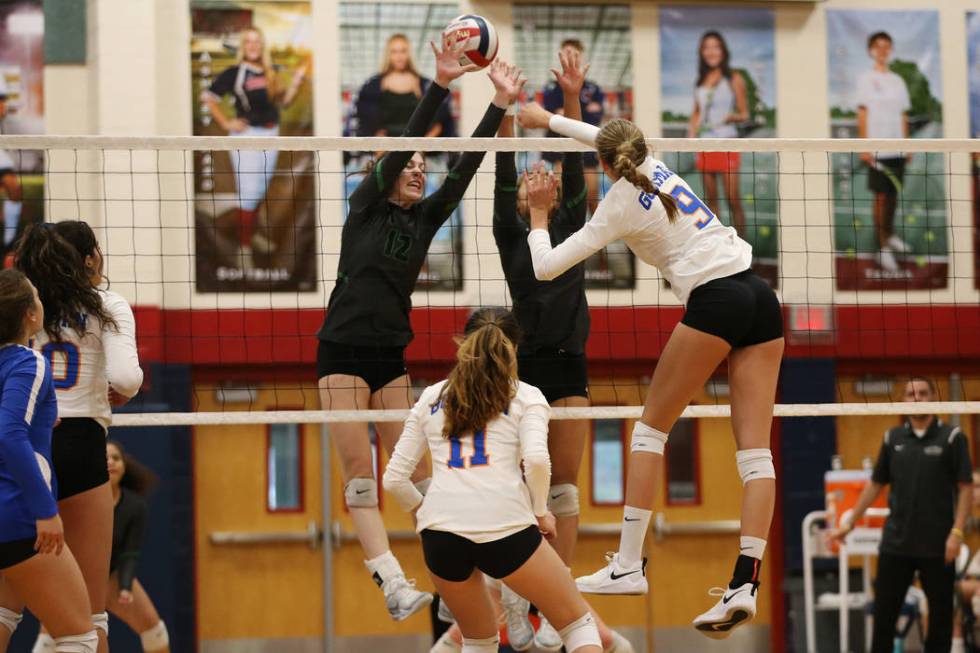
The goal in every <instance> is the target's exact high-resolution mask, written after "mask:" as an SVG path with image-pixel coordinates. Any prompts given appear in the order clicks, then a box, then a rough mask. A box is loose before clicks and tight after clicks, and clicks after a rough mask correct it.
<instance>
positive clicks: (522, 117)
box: [517, 102, 554, 129]
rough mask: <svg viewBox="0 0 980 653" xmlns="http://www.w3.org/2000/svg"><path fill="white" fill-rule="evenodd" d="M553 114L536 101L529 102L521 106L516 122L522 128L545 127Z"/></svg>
mask: <svg viewBox="0 0 980 653" xmlns="http://www.w3.org/2000/svg"><path fill="white" fill-rule="evenodd" d="M553 115H554V114H553V113H551V112H550V111H547V110H546V109H545V108H544V107H542V106H541V105H540V104H538V103H537V102H531V103H530V104H525V105H524V106H523V107H521V111H520V113H518V114H517V122H518V124H520V126H521V127H523V128H524V129H547V128H548V122H549V121H550V120H551V116H553Z"/></svg>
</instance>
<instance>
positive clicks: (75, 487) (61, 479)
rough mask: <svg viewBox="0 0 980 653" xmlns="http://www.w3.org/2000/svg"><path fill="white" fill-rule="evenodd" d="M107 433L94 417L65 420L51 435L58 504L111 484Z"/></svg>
mask: <svg viewBox="0 0 980 653" xmlns="http://www.w3.org/2000/svg"><path fill="white" fill-rule="evenodd" d="M105 437H106V432H105V429H104V428H102V425H101V424H99V423H98V422H96V421H95V420H94V419H92V418H91V417H63V418H62V419H61V423H60V424H58V426H56V427H54V431H53V432H52V433H51V462H52V463H54V475H55V478H57V479H58V501H62V500H64V499H68V498H70V497H73V496H75V495H76V494H81V493H82V492H86V491H88V490H91V489H92V488H96V487H99V486H100V485H102V484H103V483H107V482H109V471H108V468H107V465H106V458H105Z"/></svg>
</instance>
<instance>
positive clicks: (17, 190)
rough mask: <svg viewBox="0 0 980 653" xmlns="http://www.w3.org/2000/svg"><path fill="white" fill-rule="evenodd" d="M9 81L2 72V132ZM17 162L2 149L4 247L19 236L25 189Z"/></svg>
mask: <svg viewBox="0 0 980 653" xmlns="http://www.w3.org/2000/svg"><path fill="white" fill-rule="evenodd" d="M9 99H10V96H9V94H8V92H7V82H6V80H5V79H4V77H3V73H0V134H3V120H4V118H6V117H7V113H8V112H9V107H8V106H7V101H8V100H9ZM17 172H18V170H17V162H16V161H14V158H13V157H12V156H11V155H10V153H9V152H7V151H6V150H0V189H3V192H4V195H5V197H4V200H3V247H2V249H3V250H4V251H6V250H8V249H10V247H11V245H12V244H13V242H14V240H15V239H16V238H17V225H18V224H19V223H20V210H21V206H22V204H21V200H22V199H23V191H22V189H21V187H20V177H18V175H17Z"/></svg>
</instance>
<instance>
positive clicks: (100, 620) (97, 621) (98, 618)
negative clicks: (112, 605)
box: [92, 612, 109, 637]
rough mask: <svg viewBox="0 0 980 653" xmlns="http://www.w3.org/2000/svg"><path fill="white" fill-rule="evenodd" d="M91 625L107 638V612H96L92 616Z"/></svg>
mask: <svg viewBox="0 0 980 653" xmlns="http://www.w3.org/2000/svg"><path fill="white" fill-rule="evenodd" d="M92 625H93V626H95V627H96V628H98V629H99V630H101V631H102V632H104V633H105V636H106V637H108V636H109V613H108V612H96V613H95V614H93V615H92Z"/></svg>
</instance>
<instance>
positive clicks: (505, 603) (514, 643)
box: [500, 583, 534, 651]
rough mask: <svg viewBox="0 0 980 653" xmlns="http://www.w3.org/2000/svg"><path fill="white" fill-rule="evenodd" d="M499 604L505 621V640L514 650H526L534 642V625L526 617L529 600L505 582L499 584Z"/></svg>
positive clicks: (529, 606)
mask: <svg viewBox="0 0 980 653" xmlns="http://www.w3.org/2000/svg"><path fill="white" fill-rule="evenodd" d="M500 605H501V607H503V609H504V620H505V621H506V623H507V640H508V641H509V642H510V647H511V648H512V649H514V650H515V651H526V650H528V649H529V648H531V646H532V645H533V644H534V626H532V625H531V621H530V619H528V618H527V611H528V610H530V608H531V604H530V602H529V601H528V600H527V599H525V598H524V597H522V596H521V595H520V594H518V593H517V592H515V591H514V590H512V589H510V588H509V587H507V584H506V583H501V585H500Z"/></svg>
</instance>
